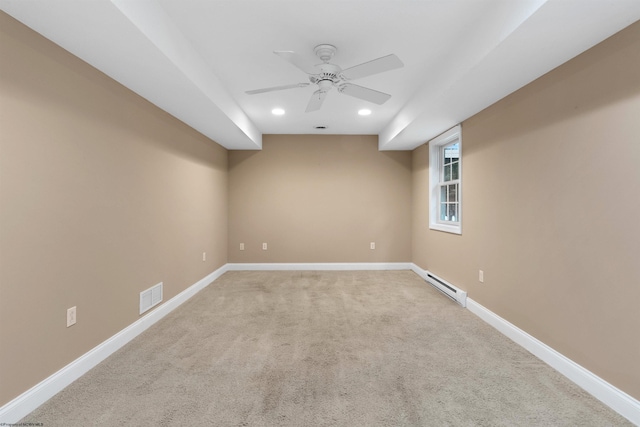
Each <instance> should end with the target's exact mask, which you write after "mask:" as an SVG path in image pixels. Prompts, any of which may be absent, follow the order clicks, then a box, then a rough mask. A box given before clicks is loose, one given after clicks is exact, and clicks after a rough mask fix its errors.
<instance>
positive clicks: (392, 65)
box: [342, 54, 404, 80]
mask: <svg viewBox="0 0 640 427" xmlns="http://www.w3.org/2000/svg"><path fill="white" fill-rule="evenodd" d="M402 67H404V64H403V63H402V61H400V58H398V57H397V56H395V55H394V54H391V55H387V56H383V57H382V58H378V59H374V60H372V61H369V62H365V63H363V64H360V65H355V66H353V67H351V68H347V69H346V70H342V76H343V77H344V78H345V79H347V80H354V79H359V78H361V77H367V76H371V75H373V74H378V73H383V72H385V71H390V70H395V69H396V68H402Z"/></svg>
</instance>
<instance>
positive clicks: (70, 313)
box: [67, 305, 76, 328]
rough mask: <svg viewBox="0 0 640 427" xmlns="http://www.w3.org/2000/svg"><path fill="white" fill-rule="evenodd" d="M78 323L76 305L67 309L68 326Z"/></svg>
mask: <svg viewBox="0 0 640 427" xmlns="http://www.w3.org/2000/svg"><path fill="white" fill-rule="evenodd" d="M75 324H76V306H75V305H74V306H73V307H71V308H69V309H67V328H68V327H69V326H72V325H75Z"/></svg>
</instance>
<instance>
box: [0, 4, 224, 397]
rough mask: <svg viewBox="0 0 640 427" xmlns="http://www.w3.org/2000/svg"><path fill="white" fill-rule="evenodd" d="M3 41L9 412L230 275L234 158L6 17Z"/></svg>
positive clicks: (0, 159) (0, 232) (1, 206)
mask: <svg viewBox="0 0 640 427" xmlns="http://www.w3.org/2000/svg"><path fill="white" fill-rule="evenodd" d="M0 37H1V39H0V58H2V60H1V61H0V73H1V74H0V108H1V109H2V110H1V114H2V115H1V120H2V122H1V123H0V126H1V132H0V138H1V139H0V262H1V265H0V348H2V351H0V406H1V405H3V404H4V403H6V402H8V401H9V400H11V399H12V398H14V397H16V396H17V395H19V394H20V393H22V392H24V391H26V390H27V389H29V388H30V387H32V386H34V385H35V384H36V383H38V382H40V381H41V380H43V379H45V378H46V377H47V376H49V375H51V374H53V373H54V372H55V371H57V370H58V369H60V368H62V367H64V366H65V365H67V364H68V363H70V362H71V361H73V360H75V359H76V358H78V357H79V356H81V355H82V354H84V353H86V352H87V351H88V350H90V349H91V348H93V347H95V346H96V345H98V344H100V343H101V342H103V341H104V340H106V339H107V338H109V337H110V336H112V335H113V334H115V333H116V332H118V331H120V330H122V329H123V328H125V327H126V326H128V325H129V324H131V323H132V322H134V321H136V320H137V319H138V318H139V316H138V298H139V292H140V291H142V290H144V289H146V288H148V287H150V286H152V285H155V284H156V283H158V282H161V281H162V282H164V285H165V288H164V292H165V294H164V299H165V301H166V300H168V299H170V298H172V297H173V296H175V295H176V294H177V293H179V292H181V291H182V290H184V289H185V288H187V287H188V286H190V285H192V284H194V283H195V282H196V281H198V280H199V279H202V278H203V277H205V276H206V275H207V274H209V273H211V272H212V271H214V270H216V269H217V268H218V267H220V266H221V265H224V264H225V263H226V262H227V202H226V200H227V153H226V150H225V149H223V148H222V147H220V146H218V145H217V144H215V143H213V142H212V141H210V140H208V139H207V138H205V137H203V136H202V135H200V134H198V133H197V132H195V131H193V130H191V129H190V128H189V127H187V126H186V125H184V124H183V123H181V122H179V121H177V120H176V119H174V118H172V117H171V116H169V115H168V114H166V113H164V112H162V111H160V110H158V109H157V108H156V107H153V106H152V105H151V104H149V103H148V102H146V101H145V100H143V99H141V98H140V97H138V96H137V95H135V94H133V93H132V92H130V91H129V90H127V89H125V88H123V87H122V86H120V85H119V84H117V83H116V82H114V81H113V80H111V79H109V78H108V77H106V76H105V75H103V74H101V73H100V72H98V71H96V70H95V69H93V68H92V67H90V66H88V65H87V64H85V63H83V62H82V61H80V60H78V59H77V58H75V57H73V56H72V55H70V54H69V53H67V52H65V51H64V50H62V49H60V48H59V47H57V46H56V45H54V44H52V43H51V42H48V41H46V40H45V39H43V38H42V37H40V36H39V35H37V34H36V33H34V32H32V31H31V30H29V29H27V28H26V27H24V26H22V25H21V24H19V23H17V22H16V21H14V20H13V19H12V18H9V17H8V16H7V15H5V14H4V13H2V12H0ZM205 251H206V252H207V261H206V262H203V261H202V252H205ZM71 306H77V319H78V323H77V324H76V325H75V326H72V327H70V328H66V323H65V321H66V310H67V308H69V307H71Z"/></svg>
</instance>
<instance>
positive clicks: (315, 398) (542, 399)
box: [22, 271, 631, 426]
mask: <svg viewBox="0 0 640 427" xmlns="http://www.w3.org/2000/svg"><path fill="white" fill-rule="evenodd" d="M22 422H33V423H36V422H38V423H43V424H44V426H91V425H96V426H142V425H145V426H147V425H148V426H195V425H212V426H618V425H631V424H630V423H628V422H627V421H626V420H625V419H624V418H622V417H621V416H619V415H618V414H616V413H615V412H613V411H612V410H610V409H609V408H607V407H606V406H604V405H603V404H601V403H600V402H599V401H597V400H596V399H595V398H593V397H591V396H590V395H588V394H587V393H586V392H584V391H582V390H581V389H580V388H579V387H577V386H576V385H574V384H573V383H571V382H570V381H568V380H567V379H566V378H564V377H563V376H562V375H560V374H558V373H557V372H556V371H554V370H553V369H551V368H550V367H548V366H547V365H546V364H544V363H543V362H541V361H540V360H539V359H537V358H535V357H534V356H532V355H531V354H529V353H528V352H527V351H525V350H523V349H522V348H521V347H519V346H518V345H516V344H514V343H513V342H511V341H510V340H509V339H507V338H506V337H504V336H503V335H501V334H500V333H499V332H497V331H496V330H494V329H493V328H491V327H490V326H488V325H486V324H485V323H484V322H483V321H481V320H480V319H478V318H477V317H476V316H474V315H473V314H472V313H470V312H469V311H467V310H465V309H463V308H461V307H460V306H458V305H457V304H455V303H454V302H452V301H451V300H449V299H447V298H446V297H445V296H443V295H442V294H440V293H439V292H437V291H436V290H435V289H433V288H432V287H430V286H429V285H428V284H427V283H425V282H424V281H423V280H422V279H421V278H420V277H418V276H417V275H415V274H414V273H413V272H410V271H364V272H363V271H354V272H349V271H347V272H229V273H226V274H224V275H223V276H222V277H221V278H219V279H218V280H217V281H215V282H214V283H213V284H211V285H210V286H209V287H207V288H206V289H204V290H203V291H202V292H200V293H199V294H197V295H196V296H195V297H194V298H192V299H191V300H189V301H187V302H186V303H184V304H183V305H182V306H180V307H179V308H178V309H177V310H175V311H174V312H172V313H171V314H170V315H168V316H167V317H165V318H164V319H163V320H161V321H160V322H158V323H157V324H156V325H154V326H153V327H151V328H150V329H148V330H147V331H146V332H145V333H143V334H141V335H140V336H139V337H138V338H136V339H135V340H133V341H132V342H131V343H129V344H128V345H126V346H125V347H123V348H122V349H120V350H119V351H118V352H116V353H114V354H113V355H112V356H111V357H109V358H108V359H107V360H105V361H104V362H103V363H101V364H100V365H98V366H97V367H96V368H94V369H92V370H91V371H90V372H88V373H87V374H86V375H85V376H83V377H82V378H80V379H79V380H77V381H76V382H74V383H73V384H71V385H70V386H69V387H67V388H66V389H65V390H63V391H61V392H60V393H59V394H57V395H56V396H55V397H53V398H52V399H51V400H49V401H48V402H47V403H45V404H44V405H42V406H41V407H40V408H38V409H37V410H36V411H34V412H33V413H31V414H30V415H29V416H27V417H26V418H25V419H23V420H22Z"/></svg>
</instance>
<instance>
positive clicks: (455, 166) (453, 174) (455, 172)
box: [451, 162, 460, 180]
mask: <svg viewBox="0 0 640 427" xmlns="http://www.w3.org/2000/svg"><path fill="white" fill-rule="evenodd" d="M459 164H460V163H459V162H455V163H453V164H452V165H451V168H452V169H451V179H452V180H454V179H458V178H459V177H458V165H459Z"/></svg>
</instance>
